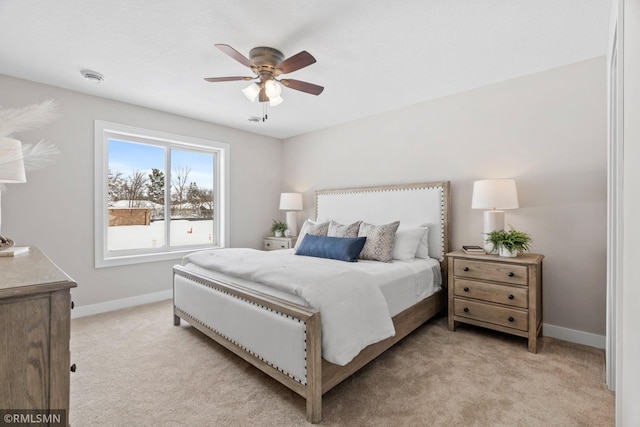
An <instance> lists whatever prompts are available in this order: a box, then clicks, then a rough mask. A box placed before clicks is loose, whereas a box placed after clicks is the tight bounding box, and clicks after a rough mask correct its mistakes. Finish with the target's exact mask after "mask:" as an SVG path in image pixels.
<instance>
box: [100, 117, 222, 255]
mask: <svg viewBox="0 0 640 427" xmlns="http://www.w3.org/2000/svg"><path fill="white" fill-rule="evenodd" d="M95 144H96V147H95V207H96V218H95V241H96V251H95V264H96V267H109V266H115V265H123V264H133V263H140V262H150V261H159V260H165V259H177V258H180V257H182V256H183V255H184V254H185V253H186V252H190V251H193V250H194V249H204V248H219V247H225V246H226V243H227V239H228V226H227V225H228V224H227V218H228V182H229V179H228V176H229V166H228V165H229V145H228V144H224V143H220V142H215V141H208V140H203V139H198V138H191V137H186V136H179V135H171V134H166V133H162V132H157V131H152V130H147V129H139V128H135V127H131V126H125V125H119V124H114V123H108V122H103V121H99V120H96V122H95Z"/></svg>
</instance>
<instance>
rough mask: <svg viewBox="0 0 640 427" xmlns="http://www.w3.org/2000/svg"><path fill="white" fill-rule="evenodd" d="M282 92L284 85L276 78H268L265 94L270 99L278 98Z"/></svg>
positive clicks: (265, 84) (265, 83)
mask: <svg viewBox="0 0 640 427" xmlns="http://www.w3.org/2000/svg"><path fill="white" fill-rule="evenodd" d="M281 93H282V87H281V86H280V85H279V84H278V83H277V82H276V81H275V80H267V81H266V82H264V94H265V95H267V97H268V98H269V99H274V98H278V97H279V96H280V94H281Z"/></svg>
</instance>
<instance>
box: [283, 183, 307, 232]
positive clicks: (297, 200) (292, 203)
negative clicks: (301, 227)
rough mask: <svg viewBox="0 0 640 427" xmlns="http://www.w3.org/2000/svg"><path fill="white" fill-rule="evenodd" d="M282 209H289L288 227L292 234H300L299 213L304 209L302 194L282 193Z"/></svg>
mask: <svg viewBox="0 0 640 427" xmlns="http://www.w3.org/2000/svg"><path fill="white" fill-rule="evenodd" d="M280 210H282V211H287V229H288V230H289V232H290V234H289V235H290V236H292V237H294V236H297V235H298V213H297V212H295V211H301V210H302V194H300V193H282V194H280Z"/></svg>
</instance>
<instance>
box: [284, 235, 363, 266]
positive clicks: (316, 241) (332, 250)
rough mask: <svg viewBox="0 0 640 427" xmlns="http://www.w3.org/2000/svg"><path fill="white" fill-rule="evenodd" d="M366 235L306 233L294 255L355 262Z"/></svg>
mask: <svg viewBox="0 0 640 427" xmlns="http://www.w3.org/2000/svg"><path fill="white" fill-rule="evenodd" d="M366 240H367V238H366V237H327V236H314V235H311V234H307V235H306V236H304V239H302V243H300V246H299V247H298V249H297V250H296V255H306V256H314V257H319V258H329V259H337V260H339V261H348V262H357V261H358V256H359V255H360V252H361V251H362V248H363V247H364V243H365V241H366Z"/></svg>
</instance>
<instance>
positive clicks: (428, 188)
mask: <svg viewBox="0 0 640 427" xmlns="http://www.w3.org/2000/svg"><path fill="white" fill-rule="evenodd" d="M430 189H435V190H439V191H440V224H441V229H440V249H441V253H442V256H441V257H440V259H439V260H438V261H440V262H442V261H444V258H445V248H444V237H445V236H444V235H445V230H444V221H445V218H444V210H445V200H444V188H443V187H442V186H439V185H437V186H436V185H425V186H418V187H410V188H386V189H362V190H349V189H346V190H345V191H331V193H330V194H357V193H384V192H390V191H411V190H430ZM328 194H329V193H324V194H322V193H321V192H316V213H317V211H318V204H319V203H320V200H319V196H320V195H323V196H327V195H328Z"/></svg>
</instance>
